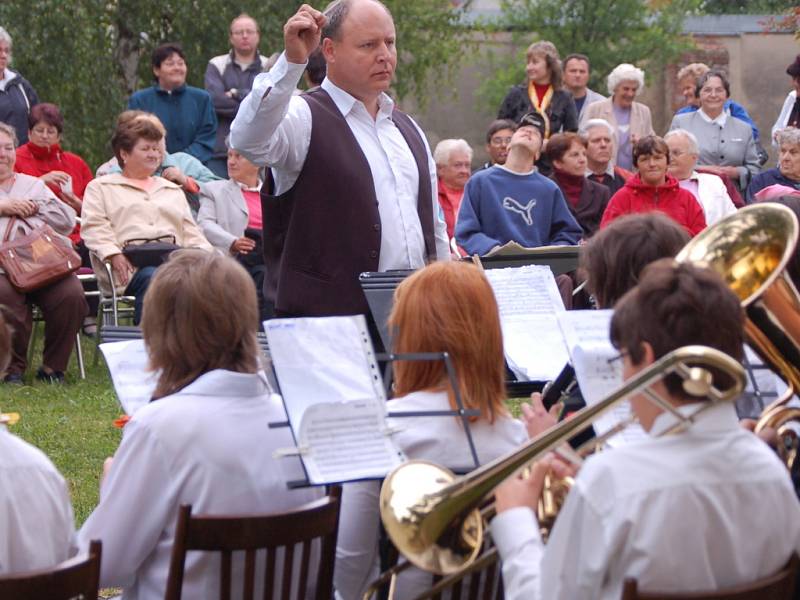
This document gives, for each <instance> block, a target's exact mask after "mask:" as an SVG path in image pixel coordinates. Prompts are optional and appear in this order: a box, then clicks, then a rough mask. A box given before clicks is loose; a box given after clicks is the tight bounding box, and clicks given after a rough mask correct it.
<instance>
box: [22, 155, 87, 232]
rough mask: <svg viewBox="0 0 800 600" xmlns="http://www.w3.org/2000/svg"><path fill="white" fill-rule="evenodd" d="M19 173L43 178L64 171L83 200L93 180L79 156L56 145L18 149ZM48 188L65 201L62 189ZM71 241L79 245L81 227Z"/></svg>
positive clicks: (77, 226) (73, 189)
mask: <svg viewBox="0 0 800 600" xmlns="http://www.w3.org/2000/svg"><path fill="white" fill-rule="evenodd" d="M14 170H15V171H16V172H17V173H25V174H26V175H32V176H33V177H41V176H42V175H44V174H45V173H49V172H50V171H64V172H65V173H67V174H68V175H69V176H70V177H72V191H73V193H74V194H75V195H76V196H77V197H78V198H80V199H81V200H83V192H84V190H85V189H86V186H87V185H88V183H89V182H90V181H91V180H92V171H91V169H89V165H87V164H86V162H85V161H84V160H83V159H82V158H81V157H80V156H78V155H77V154H72V153H71V152H65V151H64V150H62V149H61V146H59V145H58V144H54V145H53V146H50V147H49V148H43V147H41V146H36V145H34V144H31V143H30V142H28V143H27V144H23V145H22V146H20V147H19V148H17V162H16V164H15V165H14ZM47 187H49V188H50V190H51V191H52V192H53V193H54V194H55V195H56V196H58V197H59V198H60V199H61V200H63V196H62V193H61V188H59V187H58V186H56V185H48V186H47ZM69 237H70V239H71V240H72V241H73V242H75V243H77V242H78V240H80V226H79V225H76V226H75V229H74V230H73V232H72V234H70V236H69Z"/></svg>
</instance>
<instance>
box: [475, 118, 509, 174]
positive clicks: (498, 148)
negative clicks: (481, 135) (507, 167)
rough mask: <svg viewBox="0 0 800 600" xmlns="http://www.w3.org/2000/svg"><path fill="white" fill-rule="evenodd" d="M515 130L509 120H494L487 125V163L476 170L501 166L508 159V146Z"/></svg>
mask: <svg viewBox="0 0 800 600" xmlns="http://www.w3.org/2000/svg"><path fill="white" fill-rule="evenodd" d="M516 129H517V124H516V123H514V121H511V120H509V119H495V120H494V121H492V122H491V124H490V125H489V129H488V131H487V132H486V146H485V148H486V154H488V155H489V160H488V162H485V163H483V166H482V167H481V168H480V169H478V170H479V171H480V170H481V169H488V168H489V167H491V166H492V165H503V164H505V162H506V158H507V157H508V145H509V144H510V143H511V136H512V135H514V131H515V130H516Z"/></svg>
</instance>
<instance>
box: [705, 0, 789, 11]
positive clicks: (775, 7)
mask: <svg viewBox="0 0 800 600" xmlns="http://www.w3.org/2000/svg"><path fill="white" fill-rule="evenodd" d="M796 4H797V2H796V0H702V2H701V3H700V12H702V13H705V14H709V15H748V14H749V15H776V14H779V13H782V12H784V11H787V10H789V9H790V8H794V7H795V6H796Z"/></svg>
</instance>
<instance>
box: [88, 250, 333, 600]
mask: <svg viewBox="0 0 800 600" xmlns="http://www.w3.org/2000/svg"><path fill="white" fill-rule="evenodd" d="M221 306H236V310H234V311H230V312H228V313H226V318H224V319H223V318H220V314H221V313H220V307H221ZM257 324H258V306H257V303H256V295H255V289H254V287H253V281H252V279H251V278H250V276H249V275H248V274H247V272H246V271H245V270H244V269H243V268H242V267H241V266H240V265H238V264H236V261H234V260H232V259H230V258H228V257H224V256H221V255H219V254H216V253H207V252H201V251H198V250H181V251H179V252H176V253H175V255H174V256H173V257H171V258H170V260H169V261H167V263H166V264H164V265H163V266H162V267H161V268H160V269H159V271H158V273H156V275H155V277H154V278H153V282H152V285H151V286H150V289H149V290H148V292H147V298H146V309H145V311H144V319H143V321H142V334H143V336H144V342H145V345H146V347H147V351H148V354H149V356H150V368H151V369H152V370H153V371H154V372H155V373H157V377H158V380H157V384H156V389H155V393H154V397H153V401H151V402H150V403H149V404H147V405H145V406H144V407H142V408H141V409H139V410H138V411H137V412H136V413H135V414H134V415H133V417H132V419H131V420H130V421H129V422H128V424H127V425H126V426H125V429H124V430H123V435H122V442H121V443H120V446H119V448H118V449H117V452H116V454H115V455H114V458H113V459H107V460H106V464H105V466H104V471H105V477H104V480H103V481H102V483H101V493H100V503H99V504H98V506H97V508H95V510H94V512H92V514H91V515H90V516H89V518H88V519H87V520H86V522H85V523H84V525H83V527H82V528H81V530H80V532H79V533H78V545H79V547H80V548H86V547H88V545H89V541H90V540H91V539H100V540H102V542H103V565H102V570H101V573H100V585H101V586H103V587H111V586H113V587H122V588H124V591H123V596H122V597H123V598H137V599H138V600H155V599H156V598H158V599H160V598H163V597H164V592H165V588H166V582H167V571H168V568H169V562H170V554H171V552H172V546H173V542H174V538H175V524H176V519H177V515H178V508H179V506H180V505H181V504H191V505H192V509H193V511H194V512H196V513H206V514H227V515H235V514H242V515H244V514H253V513H269V512H280V511H286V510H291V509H294V508H297V507H299V506H300V505H302V504H304V503H306V502H310V501H312V500H315V499H317V498H319V497H320V492H319V491H318V490H316V489H301V490H288V489H287V487H286V478H287V476H289V474H288V473H284V469H285V467H284V465H283V464H282V463H281V460H285V459H276V458H275V456H274V453H275V451H276V450H277V449H279V448H285V447H289V446H291V445H292V437H291V434H290V433H289V431H288V430H287V429H269V427H268V426H267V424H268V423H270V422H273V421H281V420H284V419H285V418H286V413H285V410H284V408H283V405H282V404H281V402H280V401H279V400H277V399H276V397H275V396H272V395H271V394H270V390H269V387H268V386H267V384H266V380H265V379H264V378H263V376H262V375H261V374H259V368H260V367H259V358H258V357H259V349H258V345H257V342H256V327H257ZM209 340H213V343H209ZM298 468H299V467H298ZM242 563H243V561H242V560H241V558H239V560H238V561H237V562H234V573H235V572H236V571H237V570H238V569H242V568H243V564H242ZM185 573H186V574H185V578H184V584H183V597H184V598H211V597H215V598H216V597H218V596H217V595H218V590H219V577H220V569H219V560H218V558H217V557H216V556H214V555H212V554H208V553H200V552H195V553H189V555H188V557H187V559H186V571H185ZM234 578H235V574H234ZM234 580H235V579H234ZM259 597H260V595H259Z"/></svg>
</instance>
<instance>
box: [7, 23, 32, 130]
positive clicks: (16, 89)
mask: <svg viewBox="0 0 800 600" xmlns="http://www.w3.org/2000/svg"><path fill="white" fill-rule="evenodd" d="M10 63H11V36H10V35H9V34H8V32H7V31H6V30H5V29H3V28H2V27H0V122H2V123H7V124H9V125H11V126H12V127H13V128H14V130H15V131H16V133H17V139H18V140H19V143H20V145H22V144H24V143H25V142H27V141H28V115H29V114H30V112H31V107H32V106H33V105H34V104H39V97H38V96H37V95H36V91H35V90H34V89H33V86H31V84H30V83H28V81H27V80H26V79H25V78H24V77H23V76H22V75H20V74H19V73H17V72H16V71H12V70H11V69H9V68H8V65H9V64H10Z"/></svg>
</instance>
